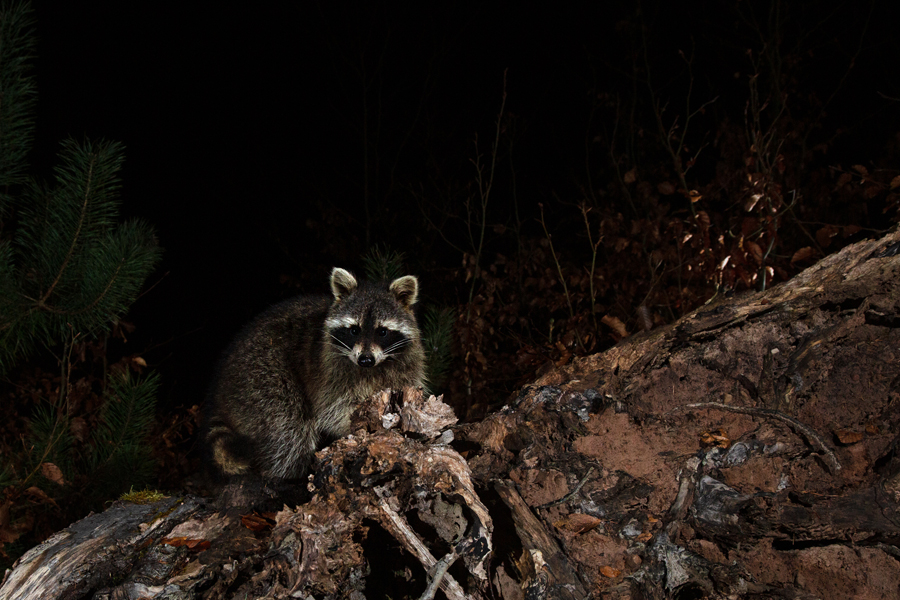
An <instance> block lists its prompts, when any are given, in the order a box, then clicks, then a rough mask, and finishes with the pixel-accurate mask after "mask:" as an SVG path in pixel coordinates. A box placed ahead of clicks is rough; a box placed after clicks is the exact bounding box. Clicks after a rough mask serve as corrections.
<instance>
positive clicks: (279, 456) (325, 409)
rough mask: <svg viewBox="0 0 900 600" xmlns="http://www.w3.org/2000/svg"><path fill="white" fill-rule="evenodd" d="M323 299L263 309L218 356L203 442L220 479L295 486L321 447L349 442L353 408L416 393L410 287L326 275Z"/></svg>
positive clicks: (339, 272) (419, 371) (419, 353)
mask: <svg viewBox="0 0 900 600" xmlns="http://www.w3.org/2000/svg"><path fill="white" fill-rule="evenodd" d="M331 291H332V296H331V297H328V296H300V297H298V298H294V299H292V300H287V301H285V302H282V303H281V304H278V305H276V306H273V307H272V308H270V309H269V310H267V311H266V312H264V313H262V314H261V315H260V316H259V317H257V318H256V319H255V320H254V321H252V322H251V323H250V324H249V325H248V326H247V327H246V328H245V329H244V330H243V331H242V332H241V333H240V334H239V335H238V337H237V338H236V339H235V340H234V342H232V344H231V346H230V348H229V349H228V350H227V351H226V354H225V356H224V359H223V361H222V363H221V366H220V369H219V372H218V375H217V377H216V378H215V380H214V381H213V385H212V388H211V390H210V395H209V399H208V405H207V419H206V423H207V425H206V428H205V431H204V435H203V437H204V441H205V443H206V447H207V450H208V452H209V455H210V456H209V458H210V460H211V462H212V464H213V466H214V468H215V470H216V471H217V472H218V473H219V474H220V475H225V476H231V475H242V474H249V473H256V474H259V475H262V476H264V477H275V478H286V479H294V478H298V477H301V476H302V475H303V474H304V473H305V472H306V471H307V469H308V467H309V463H310V460H311V458H312V455H313V453H314V452H315V451H316V450H317V449H318V448H319V447H320V446H321V445H323V443H327V442H328V441H330V440H331V439H335V438H338V437H343V436H345V435H347V434H348V433H349V432H350V431H349V429H350V414H351V413H352V411H353V408H354V407H355V405H356V404H357V403H358V402H360V401H361V400H363V399H365V398H367V397H369V396H371V395H372V394H374V393H375V392H377V391H380V390H382V389H385V388H395V389H396V388H400V387H404V386H422V385H423V384H424V362H425V353H424V350H423V348H422V343H421V340H420V334H419V329H418V327H417V325H416V320H415V317H414V315H413V312H412V306H413V304H415V302H416V299H417V298H418V281H417V280H416V278H415V277H412V276H409V275H407V276H406V277H401V278H399V279H396V280H394V281H393V282H391V283H390V284H389V285H375V284H368V283H366V282H357V280H356V278H355V277H354V276H353V275H352V274H351V273H349V272H348V271H345V270H344V269H338V268H335V269H334V270H333V271H332V273H331ZM353 331H357V332H358V334H354V333H353ZM380 342H381V343H384V346H385V347H382V346H381V344H380ZM387 342H390V343H387Z"/></svg>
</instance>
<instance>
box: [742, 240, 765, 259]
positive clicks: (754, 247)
mask: <svg viewBox="0 0 900 600" xmlns="http://www.w3.org/2000/svg"><path fill="white" fill-rule="evenodd" d="M744 246H746V248H747V250H748V251H749V252H750V255H751V256H752V257H753V260H754V261H756V264H758V265H761V264H763V251H762V248H760V246H759V244H757V243H756V242H751V241H749V240H747V241H746V242H744Z"/></svg>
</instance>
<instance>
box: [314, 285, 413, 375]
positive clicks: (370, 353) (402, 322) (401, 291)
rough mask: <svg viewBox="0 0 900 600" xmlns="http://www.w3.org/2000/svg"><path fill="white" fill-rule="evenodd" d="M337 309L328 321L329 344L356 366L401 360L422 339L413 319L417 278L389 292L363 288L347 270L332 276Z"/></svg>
mask: <svg viewBox="0 0 900 600" xmlns="http://www.w3.org/2000/svg"><path fill="white" fill-rule="evenodd" d="M331 289H332V292H333V293H334V298H335V301H334V305H333V306H332V308H331V311H329V316H328V318H327V319H326V321H325V335H326V337H327V338H328V339H327V340H326V342H328V343H330V344H331V347H332V348H334V349H336V350H337V352H338V353H339V354H342V355H343V356H346V357H347V358H349V359H350V360H351V361H352V362H353V364H355V365H357V366H359V367H363V368H370V367H375V366H377V365H379V364H381V363H382V362H384V361H385V360H388V359H394V358H398V357H399V356H400V355H401V354H402V353H403V351H404V350H405V348H406V346H408V345H409V344H410V343H412V342H413V341H414V340H417V339H418V338H419V330H418V328H417V327H416V322H415V319H414V318H413V316H412V305H413V304H414V303H415V301H416V298H417V295H418V282H417V281H416V278H415V277H412V276H406V277H401V278H399V279H395V280H394V281H393V282H392V283H391V284H390V286H388V289H384V288H379V287H375V286H366V287H360V286H358V285H357V282H356V278H355V277H353V275H351V274H350V273H348V272H347V271H345V270H343V269H334V271H332V274H331Z"/></svg>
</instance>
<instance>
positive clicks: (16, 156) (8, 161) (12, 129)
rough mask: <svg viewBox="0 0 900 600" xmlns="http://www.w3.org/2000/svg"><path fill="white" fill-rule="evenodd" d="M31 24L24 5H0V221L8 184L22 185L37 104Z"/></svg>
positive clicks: (5, 204) (5, 203)
mask: <svg viewBox="0 0 900 600" xmlns="http://www.w3.org/2000/svg"><path fill="white" fill-rule="evenodd" d="M33 29H34V21H33V20H32V18H31V7H30V6H29V5H28V3H26V2H15V3H13V4H11V5H7V4H6V3H4V5H3V6H0V219H2V218H3V216H4V214H5V209H6V206H7V202H6V200H7V193H8V188H9V186H11V185H15V184H18V183H22V181H23V180H24V173H25V170H26V168H27V166H28V165H27V163H26V162H25V158H26V154H27V153H28V150H29V149H30V148H31V140H32V137H33V135H34V105H35V102H36V101H37V94H36V92H35V85H34V79H33V78H32V77H31V75H30V74H29V73H30V71H31V58H32V56H33V54H34V46H35V37H34V31H33Z"/></svg>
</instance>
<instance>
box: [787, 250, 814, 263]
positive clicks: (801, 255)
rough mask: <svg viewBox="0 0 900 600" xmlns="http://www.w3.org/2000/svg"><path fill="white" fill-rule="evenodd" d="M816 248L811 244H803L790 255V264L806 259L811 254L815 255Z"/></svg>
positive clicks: (811, 255)
mask: <svg viewBox="0 0 900 600" xmlns="http://www.w3.org/2000/svg"><path fill="white" fill-rule="evenodd" d="M815 254H816V250H815V249H814V248H813V247H812V246H804V247H803V248H800V249H799V250H797V251H796V252H794V255H793V256H792V257H791V264H794V263H797V262H800V261H804V260H807V259H809V258H811V257H813V256H815Z"/></svg>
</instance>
